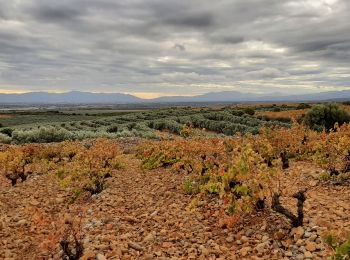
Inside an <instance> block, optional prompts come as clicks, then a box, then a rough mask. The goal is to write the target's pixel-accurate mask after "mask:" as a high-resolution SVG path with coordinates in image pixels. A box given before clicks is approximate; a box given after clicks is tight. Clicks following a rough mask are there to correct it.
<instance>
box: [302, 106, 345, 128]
mask: <svg viewBox="0 0 350 260" xmlns="http://www.w3.org/2000/svg"><path fill="white" fill-rule="evenodd" d="M349 122H350V115H349V114H348V113H347V112H346V111H345V110H343V109H341V108H339V106H338V105H336V104H325V105H316V106H314V107H313V108H312V109H311V110H310V111H309V112H307V113H306V114H305V117H304V119H303V123H304V124H305V125H306V126H308V127H310V128H311V129H313V130H316V131H322V130H323V129H326V130H327V131H329V130H330V129H332V128H334V125H335V123H338V124H339V125H342V124H344V123H349Z"/></svg>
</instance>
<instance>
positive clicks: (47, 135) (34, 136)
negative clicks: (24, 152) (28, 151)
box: [12, 127, 73, 143]
mask: <svg viewBox="0 0 350 260" xmlns="http://www.w3.org/2000/svg"><path fill="white" fill-rule="evenodd" d="M72 138H73V135H72V133H71V132H69V131H68V130H66V129H63V128H61V129H56V128H54V127H42V128H39V129H35V130H30V131H25V130H16V131H14V132H13V133H12V140H13V141H14V142H15V143H51V142H61V141H64V140H70V139H72Z"/></svg>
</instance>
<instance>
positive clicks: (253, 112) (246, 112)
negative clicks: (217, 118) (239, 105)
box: [243, 107, 255, 116]
mask: <svg viewBox="0 0 350 260" xmlns="http://www.w3.org/2000/svg"><path fill="white" fill-rule="evenodd" d="M243 111H244V113H245V114H247V115H251V116H252V115H254V114H255V110H254V109H252V108H250V107H248V108H245V109H244V110H243Z"/></svg>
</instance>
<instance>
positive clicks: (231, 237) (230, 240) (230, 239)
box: [226, 236, 234, 243]
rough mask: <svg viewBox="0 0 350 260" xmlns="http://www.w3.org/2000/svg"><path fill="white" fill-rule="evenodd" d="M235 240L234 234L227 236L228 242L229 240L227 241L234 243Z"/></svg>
mask: <svg viewBox="0 0 350 260" xmlns="http://www.w3.org/2000/svg"><path fill="white" fill-rule="evenodd" d="M233 240H234V238H233V236H228V237H227V238H226V242H227V243H232V242H233Z"/></svg>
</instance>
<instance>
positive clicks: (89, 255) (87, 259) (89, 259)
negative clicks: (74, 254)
mask: <svg viewBox="0 0 350 260" xmlns="http://www.w3.org/2000/svg"><path fill="white" fill-rule="evenodd" d="M95 256H96V254H95V253H94V252H92V251H88V252H86V253H85V254H84V255H83V256H82V257H81V258H80V260H93V259H95Z"/></svg>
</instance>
